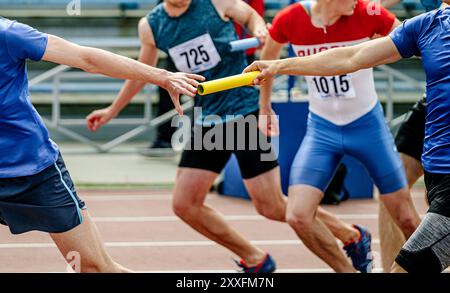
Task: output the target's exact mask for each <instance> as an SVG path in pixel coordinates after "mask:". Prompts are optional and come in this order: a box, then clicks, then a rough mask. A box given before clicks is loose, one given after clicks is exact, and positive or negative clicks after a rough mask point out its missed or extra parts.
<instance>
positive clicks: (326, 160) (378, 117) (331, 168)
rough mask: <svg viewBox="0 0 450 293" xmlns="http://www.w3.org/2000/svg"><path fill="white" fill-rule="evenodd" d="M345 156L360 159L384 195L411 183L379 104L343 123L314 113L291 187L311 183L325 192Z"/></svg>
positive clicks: (293, 173) (295, 164) (299, 152)
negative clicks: (340, 124)
mask: <svg viewBox="0 0 450 293" xmlns="http://www.w3.org/2000/svg"><path fill="white" fill-rule="evenodd" d="M344 155H350V156H352V157H354V158H356V159H358V160H359V161H360V162H361V163H362V164H363V165H364V166H365V167H366V169H367V171H368V172H369V174H370V176H371V178H372V179H373V181H374V182H375V185H376V186H377V187H378V189H379V191H380V193H381V194H387V193H392V192H395V191H398V190H400V189H402V188H404V187H405V186H406V185H407V180H406V175H405V171H404V168H403V164H402V161H401V159H400V156H399V154H398V152H397V149H396V147H395V144H394V139H393V138H392V135H391V133H390V131H389V129H388V127H387V125H386V123H385V121H384V115H383V109H382V107H381V105H380V104H379V103H377V105H376V106H375V107H374V108H373V109H372V110H371V111H370V112H369V113H367V114H365V115H364V116H362V117H360V118H358V119H357V120H355V121H353V122H351V123H349V124H347V125H343V126H338V125H335V124H333V123H331V122H330V121H328V120H325V119H324V118H321V117H320V116H318V115H316V114H314V113H310V114H309V117H308V126H307V131H306V135H305V138H304V139H303V142H302V145H301V146H300V149H299V150H298V152H297V155H296V156H295V159H294V162H293V164H292V167H291V174H290V186H293V185H299V184H302V185H309V186H313V187H316V188H318V189H320V190H322V191H325V189H326V188H327V186H328V184H329V183H330V181H331V179H332V177H333V175H334V172H335V171H336V168H337V166H338V164H339V162H340V161H341V159H342V158H343V156H344Z"/></svg>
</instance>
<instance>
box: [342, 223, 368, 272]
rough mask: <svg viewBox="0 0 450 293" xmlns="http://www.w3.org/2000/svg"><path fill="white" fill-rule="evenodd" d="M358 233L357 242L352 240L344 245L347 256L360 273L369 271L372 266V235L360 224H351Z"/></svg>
mask: <svg viewBox="0 0 450 293" xmlns="http://www.w3.org/2000/svg"><path fill="white" fill-rule="evenodd" d="M353 227H355V228H356V229H357V230H358V231H359V233H360V235H361V236H360V237H359V240H358V242H352V243H349V244H346V245H345V246H344V250H345V251H346V252H347V256H348V257H350V258H351V260H352V264H353V267H354V268H355V269H356V270H358V271H360V272H361V273H371V272H372V268H373V255H372V249H371V247H370V245H371V242H372V236H371V235H370V233H369V231H367V230H366V229H364V228H363V227H361V226H358V225H353Z"/></svg>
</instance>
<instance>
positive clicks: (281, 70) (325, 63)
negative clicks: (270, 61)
mask: <svg viewBox="0 0 450 293" xmlns="http://www.w3.org/2000/svg"><path fill="white" fill-rule="evenodd" d="M355 53H356V52H355V51H354V50H352V49H350V48H339V49H333V50H329V51H326V52H322V53H319V54H316V55H313V56H308V57H297V58H288V59H284V60H280V61H278V62H276V63H275V66H274V68H275V74H288V75H314V76H327V75H329V76H333V75H341V74H345V73H349V72H354V71H357V70H358V69H360V68H359V67H360V66H358V62H354V61H353V62H352V60H353V56H354V55H355Z"/></svg>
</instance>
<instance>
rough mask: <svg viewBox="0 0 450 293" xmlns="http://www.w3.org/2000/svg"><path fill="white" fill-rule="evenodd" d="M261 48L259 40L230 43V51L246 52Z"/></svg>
mask: <svg viewBox="0 0 450 293" xmlns="http://www.w3.org/2000/svg"><path fill="white" fill-rule="evenodd" d="M259 46H261V42H260V41H259V39H258V38H249V39H243V40H238V41H233V42H230V51H231V52H236V51H245V50H247V49H252V48H258V47H259Z"/></svg>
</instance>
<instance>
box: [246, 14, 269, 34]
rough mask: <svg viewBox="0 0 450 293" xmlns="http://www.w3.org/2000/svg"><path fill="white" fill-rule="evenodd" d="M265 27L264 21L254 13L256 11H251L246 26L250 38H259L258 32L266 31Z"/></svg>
mask: <svg viewBox="0 0 450 293" xmlns="http://www.w3.org/2000/svg"><path fill="white" fill-rule="evenodd" d="M266 27H267V25H266V22H265V21H264V19H263V18H262V17H261V16H260V15H259V14H258V12H256V10H253V11H252V14H251V16H250V18H249V21H248V23H247V26H246V28H247V30H248V31H249V32H250V34H251V35H252V36H259V35H260V32H262V31H266Z"/></svg>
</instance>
